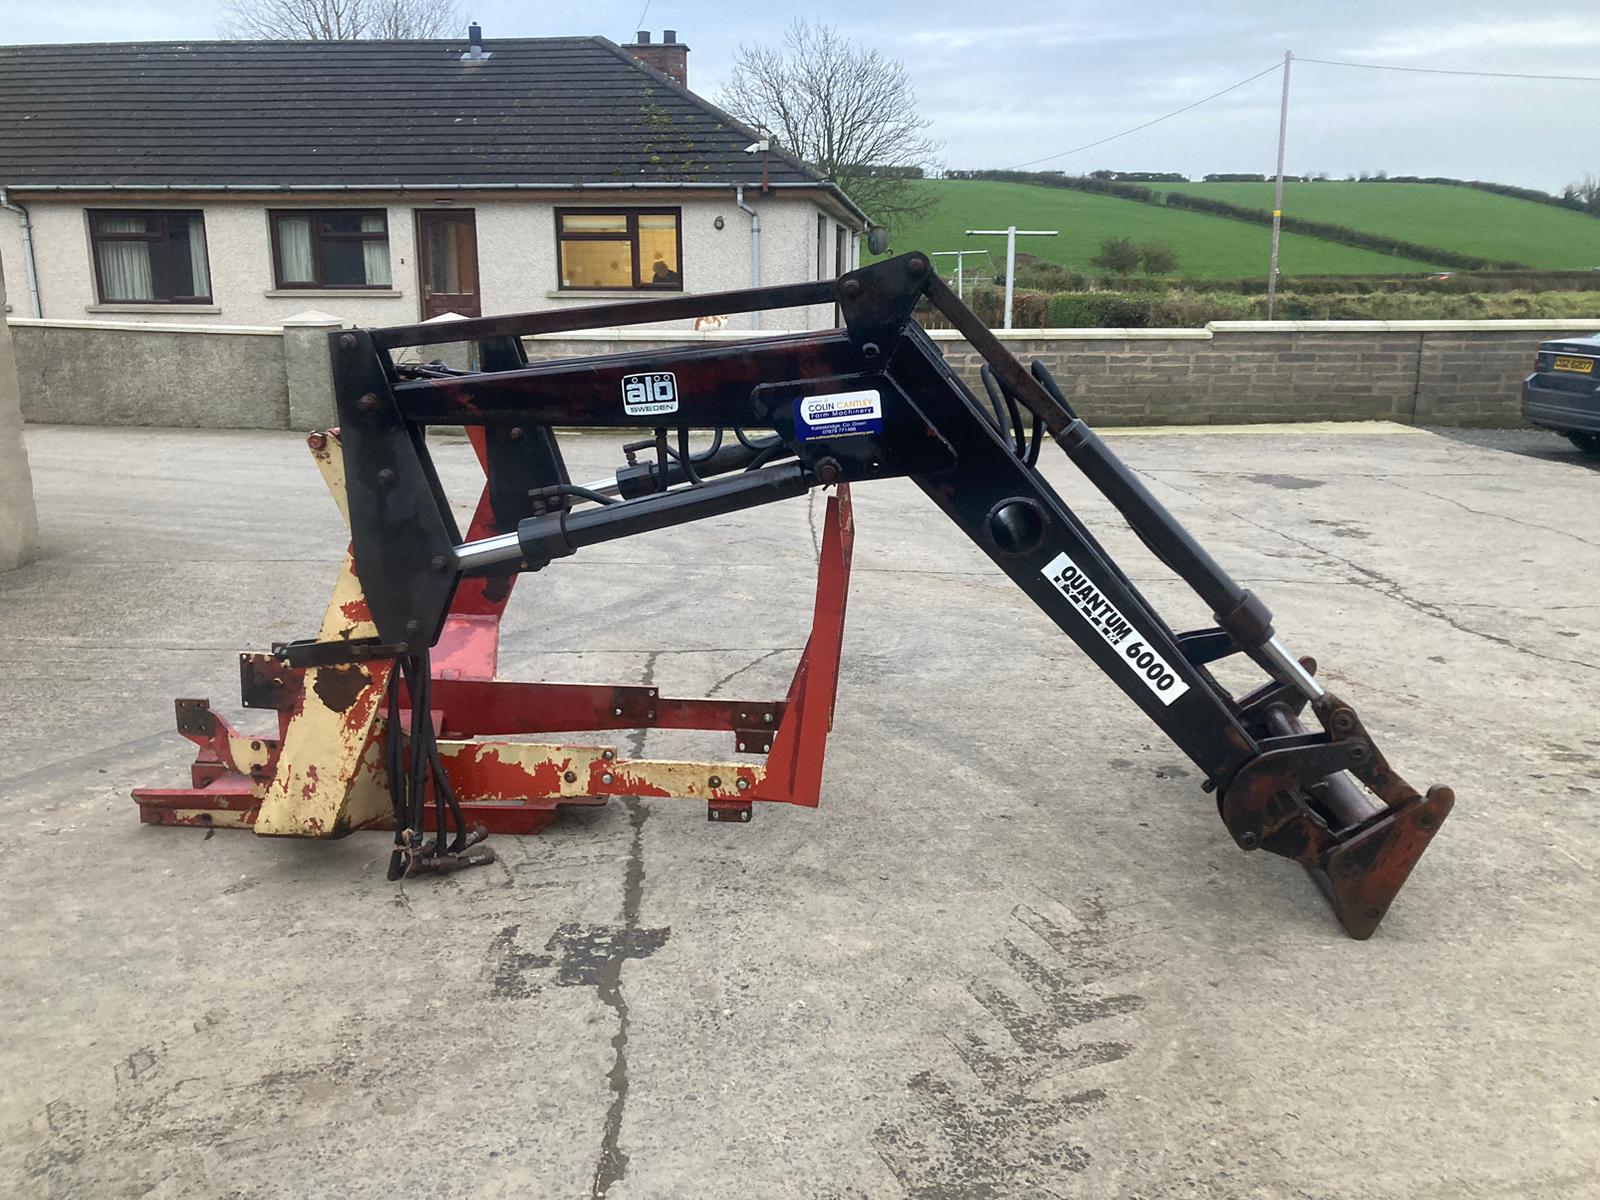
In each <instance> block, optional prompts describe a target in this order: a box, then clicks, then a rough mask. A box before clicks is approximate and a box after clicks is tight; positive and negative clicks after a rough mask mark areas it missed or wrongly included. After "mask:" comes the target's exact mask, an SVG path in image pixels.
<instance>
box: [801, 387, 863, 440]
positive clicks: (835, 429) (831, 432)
mask: <svg viewBox="0 0 1600 1200" xmlns="http://www.w3.org/2000/svg"><path fill="white" fill-rule="evenodd" d="M794 430H795V433H796V434H798V435H799V437H800V440H801V441H802V442H809V441H811V440H812V439H814V438H820V437H849V436H850V435H851V434H857V433H882V432H883V399H882V397H880V396H879V395H878V393H877V391H876V390H875V389H872V388H868V389H867V390H865V391H860V392H835V393H834V394H833V395H831V396H802V397H800V399H798V400H796V401H795V402H794Z"/></svg>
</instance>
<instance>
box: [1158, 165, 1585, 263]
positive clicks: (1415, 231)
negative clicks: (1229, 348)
mask: <svg viewBox="0 0 1600 1200" xmlns="http://www.w3.org/2000/svg"><path fill="white" fill-rule="evenodd" d="M1152 186H1154V187H1155V188H1156V189H1157V190H1159V191H1173V192H1187V193H1190V194H1192V195H1196V196H1207V197H1210V198H1211V199H1214V200H1223V201H1226V202H1227V203H1229V204H1240V205H1244V206H1245V207H1247V208H1262V209H1268V210H1270V209H1271V208H1272V184H1270V183H1162V184H1155V185H1152ZM1283 211H1284V213H1285V215H1292V216H1297V217H1305V218H1306V219H1307V220H1310V221H1325V222H1327V223H1328V224H1331V225H1343V226H1345V227H1347V228H1349V229H1359V230H1361V231H1362V232H1363V233H1378V234H1384V235H1386V236H1388V237H1392V238H1399V239H1401V240H1402V241H1407V242H1418V243H1420V244H1422V245H1425V246H1438V247H1440V248H1441V249H1444V250H1454V251H1456V252H1457V253H1460V254H1476V255H1481V256H1482V257H1484V258H1492V259H1497V260H1506V259H1509V260H1513V261H1516V262H1524V263H1527V264H1528V265H1529V266H1531V267H1540V268H1542V269H1545V270H1553V271H1560V270H1588V269H1589V268H1591V267H1600V220H1597V219H1596V218H1594V217H1591V216H1587V215H1585V214H1583V213H1577V212H1571V211H1569V210H1567V209H1564V208H1553V207H1551V206H1550V205H1547V204H1534V203H1531V202H1529V201H1527V200H1516V199H1513V198H1512V197H1510V196H1496V195H1494V194H1493V193H1492V192H1481V191H1478V190H1477V189H1476V188H1465V187H1452V186H1450V185H1449V184H1445V183H1346V182H1334V181H1331V180H1330V181H1328V182H1325V183H1286V184H1284V186H1283ZM1285 270H1286V271H1291V273H1292V268H1288V267H1286V268H1285Z"/></svg>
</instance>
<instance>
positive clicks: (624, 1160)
mask: <svg viewBox="0 0 1600 1200" xmlns="http://www.w3.org/2000/svg"><path fill="white" fill-rule="evenodd" d="M659 657H660V651H654V650H652V651H651V652H650V654H649V655H648V656H647V657H646V658H645V664H644V673H643V679H642V680H641V683H642V684H643V685H644V686H645V687H654V686H655V681H656V660H657V659H658V658H659ZM644 739H645V730H643V729H639V730H635V731H634V732H633V733H631V734H629V735H628V743H629V744H628V749H629V752H630V753H631V755H632V756H633V757H634V758H638V757H640V756H642V755H643V754H644ZM623 805H624V806H625V807H626V808H627V810H628V825H629V828H630V830H631V834H632V836H631V840H630V841H629V843H628V863H627V866H626V868H625V869H624V871H623V876H622V924H623V927H624V929H626V930H629V931H633V930H637V929H638V928H639V912H640V909H641V908H642V907H643V904H644V879H645V869H644V823H645V821H647V820H648V819H649V817H650V809H649V808H648V807H647V806H646V805H645V803H644V801H642V800H640V799H639V798H638V797H637V796H625V797H623ZM624 957H625V956H624V955H622V954H615V955H612V956H610V957H609V958H607V960H606V961H605V963H604V964H603V965H602V966H601V967H600V969H599V971H598V972H597V974H596V976H595V981H594V982H595V994H596V995H598V996H599V997H600V1002H601V1003H602V1004H604V1005H605V1006H606V1007H607V1008H609V1009H611V1011H612V1012H614V1013H615V1014H616V1016H617V1032H616V1034H615V1035H614V1036H613V1037H612V1039H611V1048H612V1050H613V1051H614V1052H615V1053H614V1055H613V1057H612V1060H611V1069H610V1070H609V1071H607V1072H606V1081H607V1084H608V1085H609V1086H610V1088H611V1104H610V1106H609V1107H608V1108H607V1109H606V1120H605V1127H604V1132H603V1133H602V1135H601V1139H600V1157H599V1160H598V1161H597V1162H596V1163H595V1167H594V1181H593V1185H592V1186H591V1188H590V1190H589V1195H590V1200H603V1197H605V1196H606V1195H607V1194H608V1193H609V1192H610V1190H611V1187H612V1185H613V1184H616V1183H619V1182H621V1181H622V1180H623V1179H624V1178H626V1176H627V1174H628V1162H629V1159H628V1154H627V1152H626V1151H625V1150H623V1149H622V1119H623V1116H624V1114H625V1112H626V1110H627V1106H628V1034H629V1031H630V1029H631V1027H632V1020H631V1017H630V1014H629V1011H628V1000H627V997H626V996H625V995H623V992H622V963H623V961H624Z"/></svg>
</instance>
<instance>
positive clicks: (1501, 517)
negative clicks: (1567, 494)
mask: <svg viewBox="0 0 1600 1200" xmlns="http://www.w3.org/2000/svg"><path fill="white" fill-rule="evenodd" d="M1387 482H1388V483H1389V484H1391V485H1392V486H1394V487H1397V488H1400V489H1401V490H1402V491H1407V492H1416V493H1418V494H1419V495H1423V496H1428V497H1431V498H1432V499H1434V500H1440V501H1443V502H1444V503H1445V504H1453V505H1455V506H1456V507H1457V508H1459V509H1460V510H1461V511H1462V512H1468V513H1471V514H1472V515H1473V516H1475V517H1488V518H1490V519H1491V520H1495V521H1508V522H1510V523H1511V524H1512V525H1520V526H1522V528H1524V529H1535V530H1538V531H1539V532H1540V533H1553V534H1555V535H1556V536H1557V537H1564V538H1571V539H1572V540H1573V541H1575V542H1578V543H1580V544H1581V545H1584V546H1588V547H1589V548H1590V549H1591V550H1600V542H1591V541H1590V540H1589V539H1588V538H1586V537H1579V536H1578V535H1577V534H1575V533H1568V532H1567V531H1566V530H1565V529H1555V528H1553V527H1551V526H1549V525H1536V524H1534V523H1533V522H1532V521H1519V520H1518V519H1517V518H1516V517H1508V516H1506V515H1505V514H1504V513H1497V512H1490V511H1489V510H1488V509H1484V508H1473V507H1472V506H1470V505H1467V504H1463V503H1461V501H1459V500H1455V499H1452V498H1451V497H1449V496H1441V495H1439V493H1438V492H1430V491H1429V490H1428V489H1427V488H1425V487H1417V486H1416V485H1415V484H1411V483H1401V482H1400V481H1399V480H1398V479H1393V478H1391V479H1389V480H1387Z"/></svg>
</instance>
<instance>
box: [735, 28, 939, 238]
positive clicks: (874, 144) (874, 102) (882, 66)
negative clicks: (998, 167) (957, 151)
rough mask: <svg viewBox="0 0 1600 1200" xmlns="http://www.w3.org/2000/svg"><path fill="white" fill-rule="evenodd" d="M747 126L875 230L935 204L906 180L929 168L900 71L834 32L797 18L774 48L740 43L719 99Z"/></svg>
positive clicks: (910, 92)
mask: <svg viewBox="0 0 1600 1200" xmlns="http://www.w3.org/2000/svg"><path fill="white" fill-rule="evenodd" d="M718 99H719V101H720V103H721V104H722V106H723V107H724V108H726V109H727V110H728V111H729V112H731V113H732V114H733V115H734V116H736V117H738V118H739V119H740V120H741V121H744V122H745V123H746V124H748V125H755V126H760V127H762V128H764V129H767V130H770V131H771V132H772V134H773V136H774V137H775V138H776V140H777V141H778V144H779V145H781V146H782V147H783V148H784V149H785V150H788V151H789V152H790V153H792V154H794V155H797V156H798V157H800V158H802V159H804V160H805V161H806V162H808V163H810V164H811V165H812V166H813V167H815V168H816V169H817V170H818V171H819V172H821V174H822V175H823V176H825V177H826V178H828V179H830V180H832V181H833V182H834V183H837V184H838V185H839V186H840V187H841V188H843V189H844V190H845V192H846V193H848V194H849V196H850V198H851V199H852V200H854V201H855V202H856V203H857V204H859V205H860V206H861V207H862V208H864V209H865V210H866V211H867V213H868V214H869V215H870V216H871V217H872V219H873V220H874V221H875V222H877V223H878V224H882V225H887V224H890V223H891V222H893V221H894V220H895V219H896V218H901V217H913V216H916V215H918V214H920V213H922V212H925V211H927V209H929V208H930V207H932V205H933V203H934V199H933V194H932V192H931V190H928V189H919V188H918V187H917V185H916V184H915V183H914V182H912V180H913V179H915V178H916V177H918V176H920V175H921V174H922V173H923V171H924V170H925V169H927V168H929V167H931V166H933V165H934V162H935V155H936V154H937V153H938V151H939V143H938V142H935V141H932V140H930V139H929V138H928V137H927V136H926V135H925V133H924V131H925V130H926V129H927V128H928V124H929V122H927V121H926V120H924V119H923V118H922V117H921V116H919V115H918V113H917V94H916V92H915V90H914V89H913V88H912V86H911V79H910V77H909V76H907V74H906V69H905V67H903V66H902V65H901V64H900V63H898V62H896V61H895V60H894V59H892V58H885V57H884V56H883V55H882V54H880V53H879V52H878V51H876V50H867V49H864V48H863V47H861V46H858V45H856V44H855V43H854V42H852V41H850V40H848V39H847V38H844V37H842V36H841V35H840V34H839V31H838V30H836V29H834V28H832V27H831V26H827V25H821V24H813V23H811V22H810V21H807V20H804V19H803V18H796V19H795V20H794V21H793V22H792V23H791V24H790V26H789V28H788V29H787V30H786V31H785V33H784V35H783V42H782V43H781V44H780V45H777V46H745V45H741V46H740V47H739V50H738V52H737V53H736V54H735V55H734V66H733V73H732V74H731V75H730V76H729V78H728V83H727V86H726V87H725V88H724V89H723V91H722V93H721V95H720V96H719V98H718Z"/></svg>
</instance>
